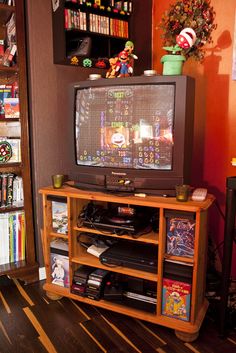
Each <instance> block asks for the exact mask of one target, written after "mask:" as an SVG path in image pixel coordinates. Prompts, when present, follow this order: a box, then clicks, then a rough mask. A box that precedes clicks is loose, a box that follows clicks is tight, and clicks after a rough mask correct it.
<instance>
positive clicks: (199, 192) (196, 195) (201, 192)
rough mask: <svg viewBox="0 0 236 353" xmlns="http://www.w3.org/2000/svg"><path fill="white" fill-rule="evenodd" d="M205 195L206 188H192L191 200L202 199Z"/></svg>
mask: <svg viewBox="0 0 236 353" xmlns="http://www.w3.org/2000/svg"><path fill="white" fill-rule="evenodd" d="M206 197H207V189H205V188H197V189H195V190H194V192H193V194H192V200H193V201H204V200H205V199H206Z"/></svg>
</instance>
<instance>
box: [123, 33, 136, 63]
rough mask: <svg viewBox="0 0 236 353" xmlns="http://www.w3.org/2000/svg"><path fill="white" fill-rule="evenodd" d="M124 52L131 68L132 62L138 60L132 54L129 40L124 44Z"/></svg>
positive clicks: (132, 47)
mask: <svg viewBox="0 0 236 353" xmlns="http://www.w3.org/2000/svg"><path fill="white" fill-rule="evenodd" d="M124 50H125V51H126V52H127V53H128V58H129V63H130V65H131V66H132V68H133V67H134V60H137V59H138V57H137V55H135V54H134V53H133V51H134V43H133V42H132V41H131V40H128V41H127V42H126V43H125V49H124Z"/></svg>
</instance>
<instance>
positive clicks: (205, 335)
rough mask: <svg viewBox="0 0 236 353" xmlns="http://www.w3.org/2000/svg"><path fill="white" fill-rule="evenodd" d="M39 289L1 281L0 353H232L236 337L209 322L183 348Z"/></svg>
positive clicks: (154, 331)
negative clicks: (223, 334) (224, 335)
mask: <svg viewBox="0 0 236 353" xmlns="http://www.w3.org/2000/svg"><path fill="white" fill-rule="evenodd" d="M42 285H43V282H42V281H41V282H38V283H35V284H30V285H27V286H25V285H23V284H21V283H19V282H18V281H17V280H11V279H9V278H7V277H0V353H13V352H14V353H46V352H50V353H51V352H52V353H54V352H57V353H98V352H99V353H100V352H107V353H119V352H125V353H137V352H139V353H140V352H141V353H153V352H160V353H164V352H166V353H175V352H176V353H192V352H195V353H198V352H200V353H222V352H223V353H234V352H236V333H233V332H232V333H231V334H229V336H228V337H227V338H226V339H221V338H219V335H218V332H217V329H216V327H215V323H214V322H213V320H211V319H210V317H206V319H205V321H204V324H203V326H202V328H201V331H200V336H199V338H198V339H197V340H196V341H195V342H193V343H191V344H190V343H184V342H182V341H180V340H179V339H177V338H176V336H175V334H174V332H173V330H170V329H167V328H164V327H161V326H157V325H153V324H150V323H146V322H143V321H139V320H135V319H132V318H129V317H126V316H123V315H120V314H116V313H112V312H109V311H106V310H101V309H97V308H96V307H92V306H88V305H84V304H81V303H79V302H75V301H72V300H70V299H67V298H63V299H61V300H59V301H51V300H49V299H48V298H47V297H46V295H45V293H44V291H43V289H42Z"/></svg>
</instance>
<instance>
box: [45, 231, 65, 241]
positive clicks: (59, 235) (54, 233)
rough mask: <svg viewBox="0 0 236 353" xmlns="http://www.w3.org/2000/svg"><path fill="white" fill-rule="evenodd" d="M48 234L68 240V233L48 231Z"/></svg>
mask: <svg viewBox="0 0 236 353" xmlns="http://www.w3.org/2000/svg"><path fill="white" fill-rule="evenodd" d="M49 236H50V237H52V238H61V239H66V240H68V234H61V233H57V232H50V233H49Z"/></svg>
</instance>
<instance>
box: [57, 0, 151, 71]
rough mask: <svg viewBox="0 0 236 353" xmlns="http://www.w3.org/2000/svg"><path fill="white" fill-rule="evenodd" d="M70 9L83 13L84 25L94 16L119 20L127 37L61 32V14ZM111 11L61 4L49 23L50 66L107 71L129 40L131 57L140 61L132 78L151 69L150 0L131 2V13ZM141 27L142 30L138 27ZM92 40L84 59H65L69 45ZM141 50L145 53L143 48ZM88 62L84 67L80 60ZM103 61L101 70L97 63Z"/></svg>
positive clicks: (78, 57)
mask: <svg viewBox="0 0 236 353" xmlns="http://www.w3.org/2000/svg"><path fill="white" fill-rule="evenodd" d="M65 9H72V10H73V9H74V10H77V9H78V10H80V11H81V12H84V13H85V14H86V16H87V24H88V23H89V18H88V17H89V14H96V15H99V16H104V17H106V18H113V19H119V20H121V21H126V22H128V27H129V34H128V36H125V38H123V37H116V36H112V35H107V34H103V33H97V32H92V31H90V30H89V28H88V27H86V30H77V29H72V30H71V29H70V30H69V31H68V30H65V28H64V23H65V21H64V10H65ZM110 10H111V11H108V10H107V8H106V7H105V8H104V9H103V8H102V9H101V8H100V7H94V6H86V5H83V4H82V5H80V4H75V3H72V2H67V1H65V0H64V1H61V2H60V5H59V7H58V9H57V11H54V12H52V23H53V58H54V64H61V65H71V66H83V67H86V68H88V69H90V68H101V69H108V68H109V67H110V65H109V61H108V59H109V58H111V57H113V56H114V55H118V54H119V53H120V52H121V51H122V50H124V47H125V43H126V41H127V40H132V41H133V42H134V45H135V54H136V55H137V56H138V57H139V58H142V60H139V62H138V64H137V65H134V74H135V75H141V74H143V71H144V70H145V69H147V68H150V67H151V66H152V63H151V61H152V55H151V42H152V39H151V36H152V21H151V19H152V0H145V4H144V3H143V1H142V0H135V1H134V6H133V10H132V12H124V11H120V10H117V9H114V8H112V7H111V9H110ZM140 23H145V26H140ZM87 36H89V37H91V38H92V47H91V51H90V53H89V54H88V55H86V56H73V58H74V57H75V60H70V59H69V58H68V56H69V52H71V51H72V50H73V49H74V46H73V44H72V42H73V43H74V39H77V44H78V43H79V42H80V41H82V40H83V38H85V37H87ZM144 47H145V50H143V48H144ZM84 58H87V59H89V60H90V65H88V66H86V64H84V63H83V59H84ZM101 60H103V62H104V64H105V67H104V66H102V67H100V66H99V65H98V62H99V61H101Z"/></svg>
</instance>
